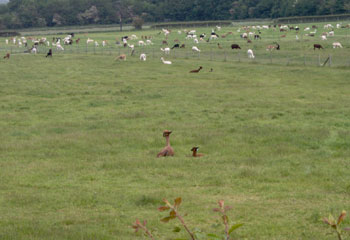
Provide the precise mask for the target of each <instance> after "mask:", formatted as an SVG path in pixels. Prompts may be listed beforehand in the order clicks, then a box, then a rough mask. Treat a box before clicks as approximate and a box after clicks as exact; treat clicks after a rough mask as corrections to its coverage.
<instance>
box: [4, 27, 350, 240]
mask: <svg viewBox="0 0 350 240" xmlns="http://www.w3.org/2000/svg"><path fill="white" fill-rule="evenodd" d="M201 31H206V33H207V34H210V29H198V33H200V32H201ZM208 31H209V32H208ZM228 31H232V32H233V34H232V35H229V36H227V37H226V38H224V39H221V38H220V39H219V40H215V41H210V42H209V43H206V42H203V43H199V44H198V45H197V46H198V47H199V48H200V49H201V50H202V51H201V52H200V54H198V53H194V52H192V51H191V50H190V49H191V48H190V47H191V46H192V42H193V40H183V39H184V35H183V34H182V35H181V38H180V36H178V33H177V32H176V31H174V32H173V33H172V34H171V35H170V36H169V39H168V42H169V45H172V44H173V43H174V42H173V41H174V40H175V39H176V38H179V40H180V39H181V40H180V41H181V43H182V42H184V43H186V48H185V49H176V50H173V51H171V53H170V55H169V56H167V55H165V54H164V53H163V52H161V51H160V50H159V49H160V47H165V46H162V43H161V42H162V40H164V39H163V37H162V36H161V35H158V32H159V31H158V30H147V31H144V32H135V33H133V32H128V33H127V35H130V34H136V35H137V36H138V37H140V35H152V36H153V39H152V41H153V42H154V45H152V46H145V47H136V45H137V41H136V40H134V41H129V43H130V44H135V50H136V53H135V55H134V56H129V54H130V49H129V48H123V47H120V46H116V45H115V44H114V42H115V38H116V36H117V37H120V36H122V35H121V34H120V33H119V34H113V33H103V34H101V33H96V34H86V35H81V36H79V35H77V36H76V37H75V38H78V37H80V38H81V41H82V42H81V44H80V45H79V46H77V45H75V44H73V45H72V46H64V47H65V50H64V51H57V50H55V49H54V56H53V58H48V59H47V58H45V55H44V54H46V51H47V48H46V47H40V46H39V53H38V54H36V55H35V54H23V53H21V54H20V52H21V51H22V50H21V51H20V49H21V48H20V47H18V46H12V52H13V54H12V55H11V58H10V59H8V60H7V59H2V58H1V60H0V72H1V73H2V74H1V78H0V79H1V80H0V129H1V131H0V179H1V181H0V239H42V240H44V239H45V240H46V239H72V240H73V239H74V240H76V239H123V240H124V239H125V240H128V239H144V238H143V237H142V236H141V235H140V234H134V233H133V230H132V228H131V224H132V223H133V222H134V221H135V219H136V218H138V219H140V220H144V219H147V220H148V226H149V228H150V229H151V230H152V232H153V234H154V235H155V237H156V239H176V238H185V237H186V235H185V233H184V232H183V231H182V232H180V233H174V232H172V230H173V228H174V226H179V224H178V223H177V222H171V223H168V224H164V223H161V222H160V219H161V218H162V217H164V216H165V215H166V214H165V213H160V212H158V211H157V208H158V207H159V206H161V205H162V199H163V198H167V199H169V200H173V199H174V198H176V197H179V196H181V197H182V199H183V205H182V212H183V213H187V214H188V215H187V216H186V217H185V221H186V222H187V223H188V225H189V226H190V228H192V229H193V228H195V227H199V228H201V229H202V230H203V231H205V232H207V233H218V234H220V233H222V232H223V226H221V225H220V224H218V223H219V222H220V219H219V216H217V215H216V214H215V213H214V212H213V211H212V209H213V208H214V207H216V205H217V201H218V200H220V199H223V200H225V203H226V204H227V205H231V206H233V209H232V211H230V212H229V214H228V215H229V217H230V218H231V219H232V220H233V221H234V222H243V223H245V225H244V227H242V228H240V229H239V230H237V232H236V233H235V234H234V235H233V237H234V239H325V240H326V239H333V236H330V235H328V233H329V232H330V230H329V229H328V228H327V226H326V225H325V224H324V223H323V222H322V221H321V219H322V217H327V216H328V214H329V213H333V214H334V215H338V214H339V213H340V212H341V210H343V209H344V210H347V211H350V198H349V197H350V175H349V170H350V166H349V160H350V157H349V156H350V155H349V154H350V101H349V91H350V84H349V76H350V69H349V68H348V67H347V64H343V63H344V61H345V63H347V62H346V60H347V59H348V57H349V47H350V42H349V35H348V31H349V29H339V31H338V32H337V30H335V33H336V35H335V37H334V38H336V39H337V41H340V42H341V43H342V45H343V46H344V48H343V49H333V48H332V47H331V43H332V41H333V40H327V41H328V42H327V44H326V42H323V41H321V40H320V38H319V36H317V38H318V40H317V42H319V43H321V44H323V45H324V47H325V49H324V50H316V51H314V50H313V49H312V48H311V47H310V46H312V44H313V43H314V42H316V41H314V40H312V39H311V38H307V37H305V36H303V38H302V39H301V40H300V41H296V40H295V34H292V33H289V32H288V33H287V37H286V38H283V39H280V38H279V37H278V36H279V35H280V33H279V32H277V31H272V30H266V32H268V34H264V33H263V34H262V38H263V39H262V40H256V41H253V42H252V43H251V45H248V43H246V41H245V40H243V39H241V38H240V37H239V33H238V32H237V29H236V28H223V29H222V30H221V32H220V35H221V33H223V32H228ZM319 31H322V30H321V29H319ZM179 35H180V34H179ZM264 35H265V36H264ZM40 37H41V36H40ZM47 37H48V38H52V36H47ZM88 37H89V38H92V39H94V40H98V41H102V40H107V41H109V45H108V46H107V47H105V48H104V49H103V50H101V49H102V46H99V48H95V47H93V45H89V46H86V44H85V43H86V39H87V38H88ZM138 40H140V39H138ZM190 41H192V42H190ZM274 41H277V42H278V43H279V44H280V45H281V50H280V51H273V52H267V51H266V45H268V44H272V42H274ZM234 42H235V43H239V44H241V45H242V50H241V52H240V55H239V53H238V52H232V50H231V49H230V45H231V44H232V43H234ZM83 43H84V44H85V45H84V44H83ZM170 43H171V44H170ZM217 43H220V44H221V46H222V47H223V49H219V48H218V47H217ZM193 45H194V44H193ZM248 46H249V48H251V49H253V51H254V53H255V55H256V58H255V59H254V60H251V59H248V58H247V55H246V50H247V49H248ZM0 49H1V50H0V52H1V54H2V55H4V54H5V53H6V52H8V51H9V50H11V44H9V45H6V44H5V39H4V38H1V39H0ZM22 49H23V47H22ZM225 51H226V53H225ZM317 51H319V52H320V53H321V54H322V55H321V57H322V59H325V58H326V57H327V56H328V55H329V54H332V55H333V63H332V64H333V66H342V67H318V66H317V65H318V60H317V59H318V55H317V54H318V53H319V52H317ZM322 51H323V52H322ZM140 52H145V53H147V55H148V58H147V61H145V62H141V61H140V60H139V58H138V57H139V53H140ZM315 52H317V54H316V53H315ZM123 53H125V54H128V56H127V60H126V61H115V60H114V59H115V57H116V56H117V55H119V54H123ZM152 54H153V55H152ZM315 54H316V55H315ZM305 55H306V56H312V57H310V58H307V59H310V63H309V64H306V66H304V59H305ZM161 56H164V57H165V58H166V59H167V60H171V61H172V62H173V64H171V65H164V64H162V63H161V61H160V59H159V58H160V57H161ZM225 56H226V59H225ZM270 56H273V57H274V58H272V64H271V58H270ZM288 59H289V60H288ZM311 59H312V61H311ZM315 59H316V60H315ZM335 59H342V60H341V61H340V60H339V64H337V60H335ZM293 60H294V61H293ZM287 63H288V64H287ZM199 66H202V67H203V70H202V71H201V72H199V73H195V74H191V73H189V71H190V70H193V69H197V68H198V67H199ZM210 69H213V71H212V72H209V70H210ZM164 129H169V130H172V131H173V133H172V135H171V137H170V141H171V145H172V147H173V148H174V150H175V156H174V157H169V158H156V155H157V153H158V152H159V151H160V150H161V149H162V148H163V147H164V144H165V140H164V138H163V137H162V132H163V130H164ZM194 146H199V147H200V148H199V152H200V153H203V154H204V155H205V156H204V157H202V158H192V157H191V151H190V150H191V148H192V147H194ZM349 219H350V218H347V219H346V221H345V223H344V226H349V225H350V220H349ZM347 236H349V235H347Z"/></svg>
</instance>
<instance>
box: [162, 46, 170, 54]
mask: <svg viewBox="0 0 350 240" xmlns="http://www.w3.org/2000/svg"><path fill="white" fill-rule="evenodd" d="M160 50H161V51H162V52H164V53H165V54H170V48H168V47H167V48H161V49H160Z"/></svg>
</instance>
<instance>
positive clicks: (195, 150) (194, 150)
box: [191, 147, 199, 152]
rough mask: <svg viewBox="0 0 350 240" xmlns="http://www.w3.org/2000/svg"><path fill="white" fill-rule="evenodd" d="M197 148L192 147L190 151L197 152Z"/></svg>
mask: <svg viewBox="0 0 350 240" xmlns="http://www.w3.org/2000/svg"><path fill="white" fill-rule="evenodd" d="M198 148H199V147H193V148H192V149H191V151H192V152H197V150H198Z"/></svg>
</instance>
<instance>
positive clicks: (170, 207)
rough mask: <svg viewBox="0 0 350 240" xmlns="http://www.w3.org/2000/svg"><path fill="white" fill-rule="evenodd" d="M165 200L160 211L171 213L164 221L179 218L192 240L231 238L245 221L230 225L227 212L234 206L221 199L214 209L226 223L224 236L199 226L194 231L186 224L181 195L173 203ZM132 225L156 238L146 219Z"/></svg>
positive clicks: (175, 229) (176, 229) (225, 239)
mask: <svg viewBox="0 0 350 240" xmlns="http://www.w3.org/2000/svg"><path fill="white" fill-rule="evenodd" d="M163 202H164V203H165V205H164V206H161V207H159V208H158V211H160V212H165V211H169V215H168V216H166V217H164V218H162V219H161V221H162V222H164V223H168V222H169V221H170V220H174V219H178V220H179V222H180V223H181V225H182V227H183V228H184V229H185V230H186V232H187V233H188V235H189V236H190V239H191V240H202V239H210V240H212V239H216V240H231V238H230V234H231V233H232V232H233V231H235V230H237V229H238V228H240V227H242V226H243V223H238V224H234V225H232V226H231V227H230V221H229V218H228V216H227V214H226V213H227V211H229V210H230V209H232V207H230V206H225V202H224V201H223V200H220V201H218V204H219V208H214V209H213V210H214V212H219V213H220V214H221V218H222V221H223V224H224V225H225V230H224V235H223V237H219V236H218V235H216V234H212V233H209V234H206V233H204V232H203V231H202V230H201V229H199V228H194V230H193V231H192V230H190V228H189V227H188V225H187V224H186V222H185V220H184V217H183V215H182V214H181V213H180V211H179V208H180V205H181V203H182V199H181V198H180V197H179V198H176V199H175V200H174V203H173V204H171V203H170V202H169V201H168V200H167V199H163ZM132 227H133V228H134V229H135V232H138V231H139V230H140V229H141V230H142V231H143V232H144V234H145V235H146V236H148V237H149V238H150V239H152V240H154V238H153V236H152V234H151V233H150V231H149V230H148V229H147V227H146V221H144V222H143V223H141V222H140V221H139V220H138V219H136V222H135V223H134V224H133V226H132ZM180 231H181V228H180V227H175V228H174V230H173V232H180ZM178 240H182V239H178Z"/></svg>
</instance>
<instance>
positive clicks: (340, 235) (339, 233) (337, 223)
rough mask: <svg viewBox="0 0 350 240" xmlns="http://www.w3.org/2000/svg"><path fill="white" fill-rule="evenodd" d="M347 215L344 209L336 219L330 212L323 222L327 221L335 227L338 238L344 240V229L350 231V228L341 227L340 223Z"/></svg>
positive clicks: (332, 227)
mask: <svg viewBox="0 0 350 240" xmlns="http://www.w3.org/2000/svg"><path fill="white" fill-rule="evenodd" d="M345 216H346V211H344V210H343V211H342V212H341V214H340V216H339V217H338V219H337V220H336V219H335V218H334V217H333V215H332V214H329V217H328V218H324V219H323V222H324V223H326V224H327V225H329V226H330V227H331V229H333V230H334V231H335V232H336V233H337V236H338V240H343V230H345V231H350V228H344V229H341V227H340V225H341V223H342V222H343V221H344V219H345Z"/></svg>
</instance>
